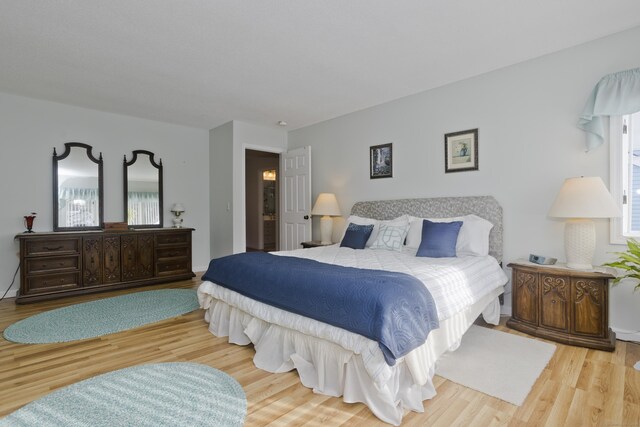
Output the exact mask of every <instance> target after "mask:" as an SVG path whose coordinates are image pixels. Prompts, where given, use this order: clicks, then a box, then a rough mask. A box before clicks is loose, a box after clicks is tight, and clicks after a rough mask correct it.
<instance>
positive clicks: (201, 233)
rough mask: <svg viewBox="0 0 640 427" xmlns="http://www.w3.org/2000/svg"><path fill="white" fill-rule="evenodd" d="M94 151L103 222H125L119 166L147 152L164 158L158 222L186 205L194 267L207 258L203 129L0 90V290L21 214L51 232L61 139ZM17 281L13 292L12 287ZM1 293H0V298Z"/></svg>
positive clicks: (12, 261)
mask: <svg viewBox="0 0 640 427" xmlns="http://www.w3.org/2000/svg"><path fill="white" fill-rule="evenodd" d="M71 141H75V142H84V143H87V144H89V145H91V146H93V153H94V155H96V156H97V155H98V154H99V153H100V152H102V156H103V158H104V190H105V194H104V205H105V206H104V219H105V221H123V195H122V174H123V171H122V168H123V166H122V161H123V156H124V155H125V154H126V155H127V156H128V157H129V158H130V157H131V152H132V150H136V149H145V150H150V151H153V152H154V153H156V156H157V157H156V158H158V157H159V158H162V163H163V166H164V168H163V169H164V221H165V225H166V226H171V224H172V223H171V218H172V214H171V212H169V209H170V208H171V205H172V204H173V203H175V202H182V203H183V205H184V206H185V208H186V212H185V214H184V220H185V226H187V227H194V228H195V229H196V231H195V232H194V234H193V254H194V255H193V266H194V270H196V271H199V270H202V269H203V268H206V266H207V265H208V261H209V200H208V196H207V195H208V170H209V166H208V162H207V159H208V157H209V147H208V137H207V130H204V129H196V128H189V127H184V126H177V125H172V124H166V123H161V122H155V121H151V120H143V119H138V118H134V117H128V116H121V115H116V114H110V113H104V112H100V111H95V110H88V109H84V108H79V107H73V106H69V105H63V104H57V103H53V102H47V101H41V100H35V99H31V98H24V97H19V96H14V95H8V94H4V93H0V143H1V151H0V153H1V154H0V156H1V157H0V182H2V187H1V188H2V190H1V193H0V194H1V200H2V209H0V290H2V293H4V290H5V289H6V288H7V287H8V286H9V283H10V281H11V277H12V275H13V272H14V271H15V269H16V267H17V265H18V255H17V254H18V243H17V242H14V240H13V238H14V236H15V235H16V234H18V233H21V232H22V231H24V226H23V218H22V217H23V216H24V215H26V214H27V213H29V212H37V213H38V216H37V218H36V220H35V227H34V230H35V231H51V230H52V228H53V224H52V221H53V219H52V218H53V213H52V194H51V192H52V188H51V187H52V166H51V164H52V162H51V159H52V155H53V148H54V147H56V149H57V151H58V153H62V152H63V151H64V143H65V142H71ZM18 282H19V279H16V284H15V285H14V288H13V289H17V286H18ZM0 295H1V294H0Z"/></svg>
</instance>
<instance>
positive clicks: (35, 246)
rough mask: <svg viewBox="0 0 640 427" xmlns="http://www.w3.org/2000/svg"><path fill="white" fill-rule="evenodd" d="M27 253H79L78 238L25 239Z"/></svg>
mask: <svg viewBox="0 0 640 427" xmlns="http://www.w3.org/2000/svg"><path fill="white" fill-rule="evenodd" d="M26 252H27V253H26V254H27V255H57V254H65V253H79V252H80V239H77V238H74V239H47V240H34V241H27V245H26Z"/></svg>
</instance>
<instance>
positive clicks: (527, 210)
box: [289, 28, 640, 332]
mask: <svg viewBox="0 0 640 427" xmlns="http://www.w3.org/2000/svg"><path fill="white" fill-rule="evenodd" d="M638 46H640V28H636V29H633V30H630V31H627V32H624V33H620V34H617V35H614V36H610V37H607V38H604V39H600V40H597V41H594V42H591V43H587V44H584V45H581V46H577V47H574V48H571V49H567V50H564V51H562V52H559V53H556V54H552V55H548V56H544V57H541V58H538V59H535V60H531V61H528V62H525V63H521V64H518V65H515V66H511V67H508V68H504V69H501V70H497V71H494V72H491V73H487V74H484V75H481V76H478V77H475V78H471V79H468V80H464V81H461V82H457V83H454V84H451V85H447V86H444V87H441V88H438V89H434V90H430V91H427V92H423V93H420V94H417V95H414V96H410V97H406V98H402V99H399V100H396V101H393V102H389V103H386V104H383V105H379V106H376V107H372V108H369V109H366V110H363V111H359V112H356V113H352V114H349V115H346V116H342V117H338V118H336V119H333V120H329V121H326V122H323V123H319V124H316V125H313V126H309V127H306V128H303V129H298V130H295V131H292V132H290V133H289V148H290V149H291V148H296V147H301V146H305V145H311V146H312V147H313V159H312V162H313V167H312V171H313V175H312V179H313V191H314V200H315V197H316V196H317V194H318V193H320V192H335V193H336V195H337V197H338V201H339V204H340V207H341V209H342V211H343V213H344V214H345V215H346V214H348V212H349V211H350V209H351V206H352V205H353V203H354V202H356V201H359V200H377V199H397V198H404V197H437V196H468V195H485V194H486V195H492V196H494V197H495V198H496V199H497V200H498V201H499V202H500V203H501V205H502V207H503V209H504V260H505V261H506V262H505V264H506V263H508V262H509V261H512V260H515V259H518V258H523V257H527V256H528V254H529V253H536V254H542V255H547V256H554V257H557V258H559V259H564V253H563V251H564V249H563V223H562V222H561V221H556V220H551V219H549V218H547V211H548V209H549V207H550V205H551V203H552V201H553V199H554V197H555V195H556V193H557V191H558V190H559V188H560V186H561V185H562V182H563V181H564V179H565V178H567V177H570V176H579V175H584V176H594V175H598V176H601V177H602V178H603V180H604V181H605V183H607V182H608V181H609V166H608V165H609V147H608V144H605V146H602V147H600V148H598V149H596V150H594V151H592V152H590V153H585V151H584V148H585V145H584V140H585V136H584V133H583V132H582V131H580V130H579V129H578V128H577V127H576V126H575V124H576V122H577V119H578V115H579V114H580V112H581V111H582V108H583V106H584V103H585V101H586V99H587V97H588V96H589V94H590V92H591V90H592V89H593V87H594V85H595V84H596V83H597V82H598V80H599V79H600V78H601V77H602V76H604V75H605V74H608V73H611V72H616V71H621V70H625V69H629V68H633V67H637V66H639V65H640V49H638ZM472 128H479V143H480V145H479V156H480V157H479V167H480V170H479V171H473V172H460V173H450V174H445V173H444V134H445V133H449V132H455V131H461V130H466V129H472ZM388 142H393V175H394V176H393V178H390V179H375V180H370V179H369V166H368V161H369V157H368V156H369V146H371V145H378V144H384V143H388ZM596 227H597V237H598V243H599V244H598V249H597V253H596V258H595V262H596V263H602V262H606V261H607V260H610V259H611V258H612V255H611V254H610V252H611V251H615V250H620V249H622V247H620V246H611V245H609V244H608V241H609V233H608V221H606V220H602V221H598V223H597V224H596ZM337 228H339V227H337ZM314 230H315V234H316V235H317V234H318V229H317V223H316V224H315V227H314ZM336 233H338V232H336ZM336 237H337V235H336V234H334V239H335V238H336ZM508 273H509V274H510V272H508ZM506 300H507V301H506V302H507V307H506V309H507V311H509V310H510V295H507V298H506ZM610 300H611V310H610V323H611V325H612V326H613V327H614V328H616V329H618V330H619V331H620V330H629V331H636V332H637V331H639V330H640V310H639V309H638V307H640V292H638V293H636V294H633V293H632V286H631V285H624V284H623V285H619V286H617V287H614V288H613V289H612V292H611V297H610Z"/></svg>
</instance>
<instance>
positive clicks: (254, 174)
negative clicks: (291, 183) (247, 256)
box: [245, 149, 280, 252]
mask: <svg viewBox="0 0 640 427" xmlns="http://www.w3.org/2000/svg"><path fill="white" fill-rule="evenodd" d="M279 178H280V155H279V154H277V153H270V152H266V151H258V150H250V149H247V150H245V186H246V188H245V210H246V212H245V215H246V216H245V218H246V250H247V252H251V251H264V252H270V251H277V250H278V249H279V247H280V242H279V240H280V239H279V235H280V215H279V213H280V212H279V209H278V208H279V200H280V195H279V191H278V190H279V185H278V184H279Z"/></svg>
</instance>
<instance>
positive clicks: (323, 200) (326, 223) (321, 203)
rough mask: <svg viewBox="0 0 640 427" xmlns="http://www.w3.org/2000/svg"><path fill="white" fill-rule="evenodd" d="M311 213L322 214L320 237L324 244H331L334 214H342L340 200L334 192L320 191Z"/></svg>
mask: <svg viewBox="0 0 640 427" xmlns="http://www.w3.org/2000/svg"><path fill="white" fill-rule="evenodd" d="M311 215H322V218H320V238H321V241H320V243H322V244H323V245H328V244H331V233H332V232H333V218H331V217H332V216H340V207H339V206H338V200H336V195H335V194H333V193H320V194H319V195H318V198H317V199H316V203H315V205H313V209H311Z"/></svg>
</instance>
